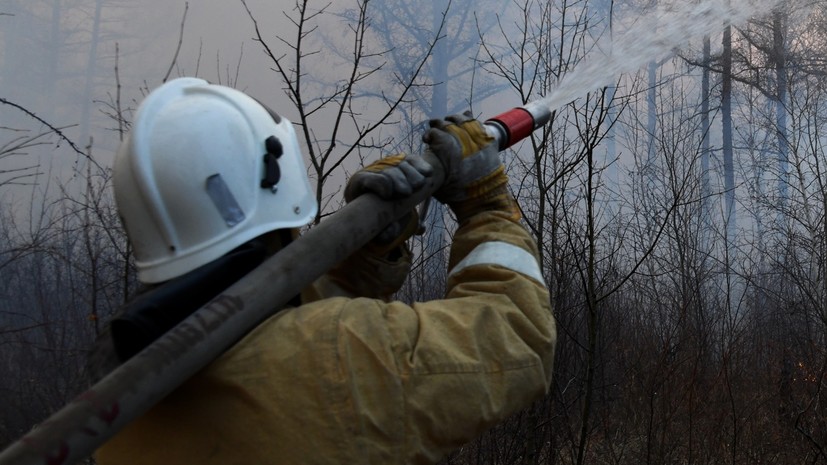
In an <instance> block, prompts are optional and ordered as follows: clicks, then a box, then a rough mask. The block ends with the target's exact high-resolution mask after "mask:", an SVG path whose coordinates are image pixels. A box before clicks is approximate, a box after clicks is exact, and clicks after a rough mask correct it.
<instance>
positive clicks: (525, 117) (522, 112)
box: [488, 107, 534, 150]
mask: <svg viewBox="0 0 827 465" xmlns="http://www.w3.org/2000/svg"><path fill="white" fill-rule="evenodd" d="M488 121H492V122H495V123H497V124H498V125H499V126H501V127H502V128H504V129H505V131H506V133H507V134H506V136H507V140H506V141H505V143H503V144H500V149H501V150H502V149H504V148H507V147H511V146H512V145H514V144H516V143H517V142H519V141H521V140H523V139H525V138H526V137H528V135H529V134H531V133H532V131H534V117H533V116H532V115H531V113H529V112H528V110H526V109H525V108H522V107H517V108H512V109H511V110H508V111H507V112H505V113H502V114H499V115H497V116H495V117H493V118H490V119H489V120H488Z"/></svg>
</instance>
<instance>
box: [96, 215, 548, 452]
mask: <svg viewBox="0 0 827 465" xmlns="http://www.w3.org/2000/svg"><path fill="white" fill-rule="evenodd" d="M357 255H358V254H357ZM359 261H360V259H359V257H355V258H354V259H351V260H350V263H349V265H350V266H357V265H354V263H355V262H359ZM378 263H379V261H376V260H368V259H361V265H358V266H357V268H359V269H357V270H347V269H346V268H347V266H345V267H343V268H342V269H340V270H337V271H334V272H333V273H332V274H331V276H330V277H328V278H326V279H323V280H322V282H320V283H318V284H319V285H318V286H317V290H318V291H320V292H322V293H327V294H330V293H331V292H332V293H338V294H341V295H346V294H348V293H353V292H361V293H363V294H365V295H370V296H373V297H382V296H379V295H376V294H378V293H380V292H387V291H388V290H389V289H388V286H387V285H386V283H387V282H388V281H389V280H390V281H398V280H397V279H394V278H393V276H394V275H399V274H400V273H399V269H398V268H394V267H393V266H392V265H391V264H385V265H381V264H378ZM346 265H348V264H346ZM384 266H388V267H389V268H387V269H383V267H384ZM449 266H450V268H449V269H450V270H451V272H450V275H449V279H448V289H447V295H446V298H445V299H444V300H434V301H429V302H423V303H416V304H414V305H412V306H409V305H406V304H404V303H401V302H387V301H385V300H382V299H377V298H364V297H361V298H353V297H344V296H343V297H330V298H325V299H322V300H318V301H315V302H312V303H307V304H304V305H302V306H300V307H298V308H292V309H287V310H284V311H282V312H280V313H278V314H276V315H275V316H273V317H271V318H270V319H268V320H266V321H265V322H264V323H262V324H261V325H259V326H258V327H257V328H256V329H255V330H253V331H252V332H251V333H250V334H248V335H247V336H246V337H245V338H244V339H243V340H242V341H240V342H239V343H238V344H236V345H235V346H234V347H233V348H232V349H230V350H229V351H228V352H226V353H225V354H224V355H223V356H222V357H221V358H219V359H218V360H216V361H215V362H213V363H212V364H211V365H209V366H208V367H207V368H205V369H204V370H202V371H201V372H200V373H198V374H197V375H196V376H194V377H193V378H192V379H190V380H189V381H187V382H186V383H185V384H184V385H182V386H181V387H180V388H178V389H177V390H176V391H175V392H173V393H172V394H170V395H169V396H168V397H167V398H166V399H165V400H163V401H162V402H161V403H160V404H159V405H157V406H155V407H154V408H153V409H152V410H150V411H149V412H148V413H147V414H146V415H144V416H143V417H141V418H140V419H138V420H136V421H135V422H133V423H132V424H130V425H128V426H127V427H126V428H125V429H124V430H123V431H122V432H120V433H119V434H118V435H117V436H115V437H114V438H113V439H112V440H111V441H110V442H108V443H107V444H105V445H104V446H103V447H102V448H101V449H100V450H99V451H98V453H97V459H98V463H99V464H101V465H110V464H112V465H123V464H188V465H189V464H200V465H206V464H222V465H228V464H239V465H252V464H357V463H358V464H408V463H412V464H424V463H434V462H436V461H438V460H439V459H440V458H441V457H442V456H444V455H445V454H446V453H447V452H449V451H451V450H453V449H455V448H457V447H459V446H460V445H462V444H464V443H466V442H468V441H469V440H471V439H473V438H474V437H476V436H478V435H479V434H480V433H481V432H483V431H484V430H486V429H487V428H489V427H490V426H492V425H494V424H495V423H497V422H499V421H501V420H503V419H505V418H506V417H508V416H509V415H511V414H513V413H514V412H517V411H518V410H520V409H522V408H524V407H526V406H528V405H529V403H531V402H532V401H533V400H535V399H537V398H538V397H540V396H542V395H543V394H544V393H545V392H547V390H548V387H549V383H550V380H551V371H552V370H551V368H552V360H553V358H554V344H555V339H556V333H555V326H554V321H553V317H552V313H551V308H550V306H549V296H548V291H547V290H546V287H545V285H544V284H543V282H542V276H541V274H540V270H539V267H538V266H537V262H536V245H535V243H534V241H533V240H532V238H531V236H529V234H528V233H527V232H526V231H525V229H523V227H522V226H520V225H519V224H517V223H515V222H513V221H511V220H509V219H508V215H507V214H505V213H500V212H485V213H481V214H478V215H476V216H474V217H473V218H471V219H470V220H469V221H467V222H466V223H465V224H464V225H463V226H462V227H461V228H460V229H459V230H458V231H457V233H456V235H455V238H454V243H453V245H452V248H451V258H450V264H449ZM348 271H349V272H348ZM369 276H372V278H369ZM371 279H372V281H371Z"/></svg>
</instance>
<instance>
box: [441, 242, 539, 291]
mask: <svg viewBox="0 0 827 465" xmlns="http://www.w3.org/2000/svg"><path fill="white" fill-rule="evenodd" d="M475 265H497V266H501V267H503V268H508V269H509V270H512V271H516V272H518V273H522V274H524V275H526V276H528V277H530V278H533V279H535V280H536V281H538V282H540V283H543V284H545V279H543V273H542V272H541V271H540V265H539V264H538V263H537V259H536V258H535V257H534V255H532V254H531V253H529V252H528V251H526V250H525V249H522V248H520V247H517V246H516V245H513V244H509V243H507V242H484V243H482V244H480V245H478V246H477V247H476V248H474V250H472V251H471V253H469V254H468V255H467V256H466V257H465V258H463V259H462V260H461V261H460V262H459V263H457V266H455V267H454V269H453V270H451V273H450V274H449V275H448V276H453V275H455V274H457V273H459V272H460V271H462V270H464V269H465V268H468V267H469V266H475Z"/></svg>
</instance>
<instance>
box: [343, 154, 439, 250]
mask: <svg viewBox="0 0 827 465" xmlns="http://www.w3.org/2000/svg"><path fill="white" fill-rule="evenodd" d="M432 173H433V167H432V166H431V165H430V164H428V162H426V161H425V160H424V159H423V158H422V157H419V156H407V155H405V154H399V155H394V156H390V157H386V158H382V159H380V160H377V161H375V162H373V163H371V164H370V165H368V166H366V167H364V168H362V169H361V170H359V171H357V172H356V173H355V174H354V175H353V176H351V177H350V179H349V180H348V183H347V186H346V187H345V201H347V202H350V201H352V200H353V199H355V198H356V197H358V196H360V195H362V194H364V193H367V192H371V193H373V194H376V195H377V196H379V198H381V199H384V200H399V199H402V198H405V197H407V196H409V195H411V194H413V193H414V192H416V191H417V190H419V189H421V188H422V187H423V186H424V185H425V182H426V180H427V177H429V176H431V174H432ZM417 223H418V217H417V215H416V211H415V210H412V211H411V212H410V213H408V214H406V215H405V216H403V217H402V218H400V219H399V220H397V221H394V222H393V223H391V224H390V225H388V227H386V228H385V229H384V230H383V231H382V232H381V233H379V235H378V236H376V237H375V238H374V239H373V241H372V243H371V246H372V248H373V249H374V251H375V252H377V253H380V254H381V253H383V252H387V251H388V250H390V249H393V248H395V247H396V246H398V245H401V244H402V243H404V242H405V241H406V240H408V238H409V237H411V236H412V235H413V234H414V233H415V232H416V230H417V228H418V224H417Z"/></svg>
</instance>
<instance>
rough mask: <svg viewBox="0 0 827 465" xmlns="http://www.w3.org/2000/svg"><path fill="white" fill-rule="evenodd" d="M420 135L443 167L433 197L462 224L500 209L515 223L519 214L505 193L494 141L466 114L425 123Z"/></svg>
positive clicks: (500, 165)
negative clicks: (486, 212) (443, 171)
mask: <svg viewBox="0 0 827 465" xmlns="http://www.w3.org/2000/svg"><path fill="white" fill-rule="evenodd" d="M429 124H430V126H431V128H430V129H428V130H427V131H426V132H425V134H424V135H423V136H422V140H423V141H424V142H425V143H426V144H428V149H429V150H430V151H431V152H433V154H434V155H436V157H437V158H438V159H439V160H440V161H441V162H442V165H443V167H444V168H445V183H444V184H443V185H442V187H441V188H440V189H439V190H438V191H437V192H436V194H434V197H436V198H437V200H439V201H440V202H442V203H444V204H446V205H448V206H449V207H450V208H451V210H453V212H454V214H455V215H456V216H457V220H458V221H459V222H460V223H462V222H464V221H465V220H467V219H470V218H471V217H472V216H474V215H476V214H477V213H480V212H482V211H489V210H500V211H503V212H506V213H508V214H509V215H510V217H511V218H512V219H513V220H515V221H517V220H519V219H520V211H519V208H518V207H517V205H516V202H515V201H514V199H513V197H512V196H511V194H510V193H509V191H508V177H507V176H506V175H505V166H503V164H502V162H501V161H500V157H499V150H498V149H497V144H496V142H495V140H494V138H493V137H492V136H491V135H489V134H488V133H487V132H486V131H485V128H484V127H483V126H482V124H480V122H479V121H477V120H475V119H474V118H473V117H472V116H471V113H470V112H465V113H464V114H462V115H453V116H449V117H447V118H445V119H444V120H440V119H435V120H431V121H430V122H429Z"/></svg>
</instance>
